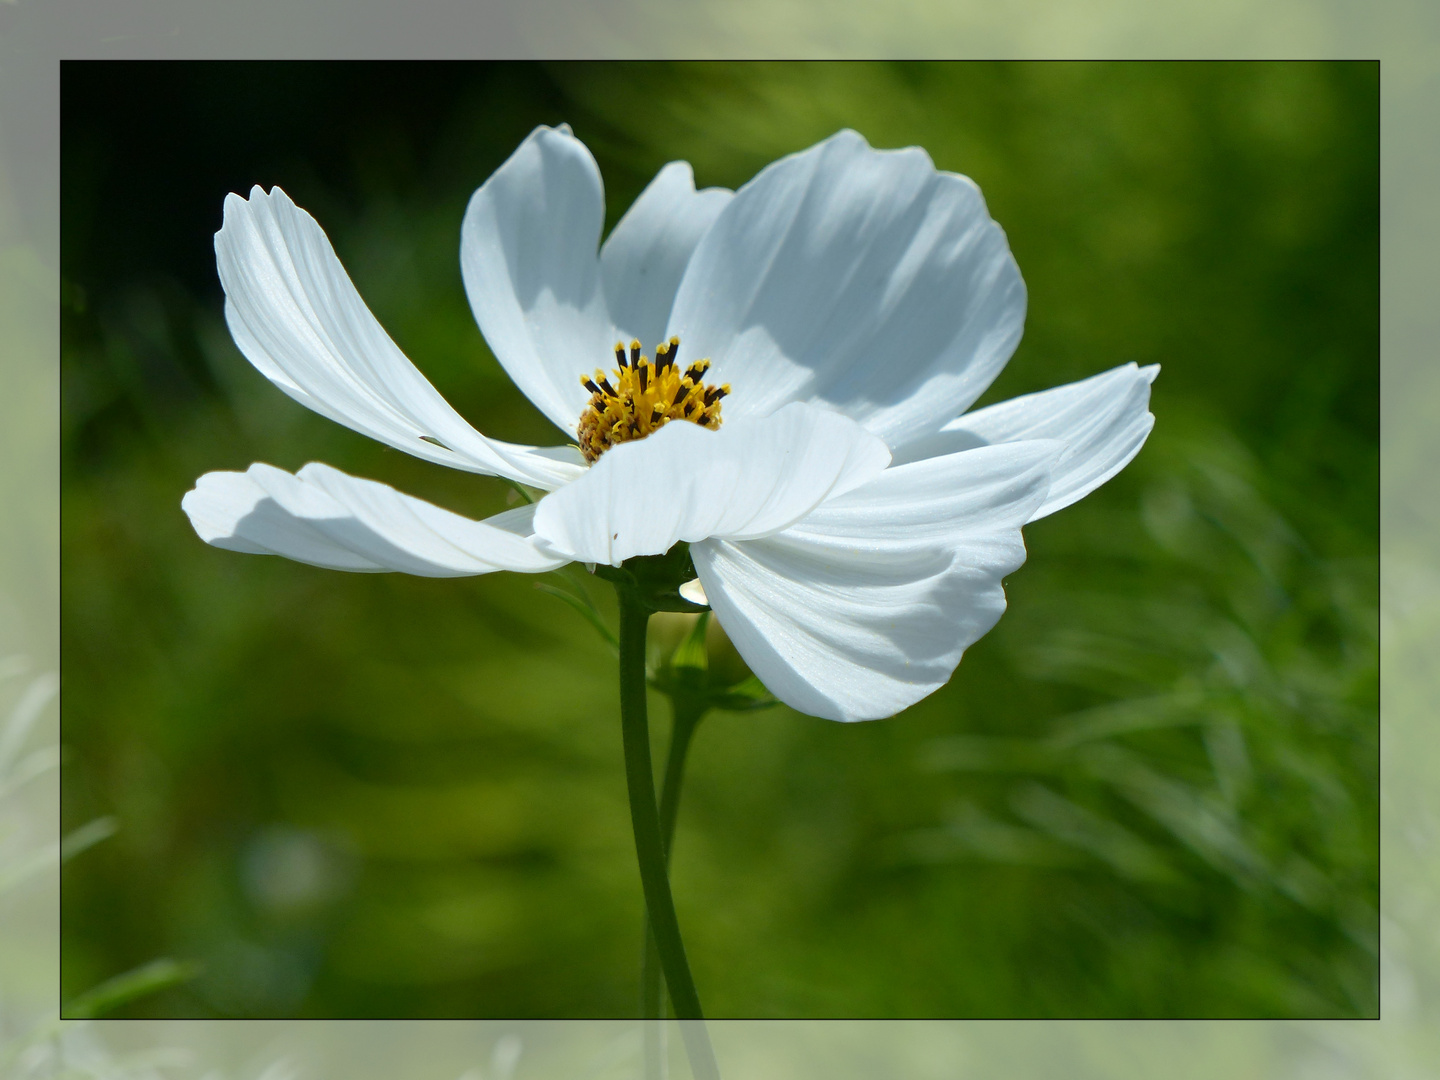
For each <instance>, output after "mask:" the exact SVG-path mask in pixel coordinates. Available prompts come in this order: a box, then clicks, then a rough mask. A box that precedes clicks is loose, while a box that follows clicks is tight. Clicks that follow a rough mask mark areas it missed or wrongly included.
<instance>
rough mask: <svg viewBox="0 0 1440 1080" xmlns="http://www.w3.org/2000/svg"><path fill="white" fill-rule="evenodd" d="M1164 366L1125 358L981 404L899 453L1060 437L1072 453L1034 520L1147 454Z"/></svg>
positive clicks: (911, 456)
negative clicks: (1154, 390) (1155, 390)
mask: <svg viewBox="0 0 1440 1080" xmlns="http://www.w3.org/2000/svg"><path fill="white" fill-rule="evenodd" d="M1159 373H1160V366H1159V365H1158V364H1152V365H1150V366H1149V367H1143V368H1142V367H1136V366H1135V365H1134V364H1124V365H1122V366H1120V367H1117V368H1112V369H1111V370H1109V371H1105V372H1102V373H1100V374H1099V375H1092V376H1091V377H1090V378H1088V379H1082V380H1080V381H1079V382H1073V383H1066V384H1065V385H1064V386H1056V387H1053V388H1051V389H1049V390H1043V391H1041V392H1039V393H1036V394H1025V395H1024V396H1022V397H1017V398H1011V399H1010V400H1009V401H1002V402H999V403H998V404H995V405H989V406H986V407H985V408H983V409H976V410H975V411H974V412H971V413H966V414H965V415H964V416H961V417H960V418H958V419H956V420H952V421H951V422H950V423H948V424H946V425H945V426H944V427H943V428H941V429H940V431H938V432H937V433H936V434H934V435H932V436H929V437H928V438H925V439H922V440H919V441H918V442H915V443H912V444H911V445H909V446H907V447H905V449H904V450H903V452H901V453H899V454H897V455H896V458H897V459H898V460H901V461H913V460H916V459H919V458H924V457H929V456H931V455H935V454H951V453H954V452H955V451H957V450H966V449H970V448H972V447H976V446H988V445H994V444H999V443H1006V442H1014V441H1016V440H1020V439H1058V440H1059V441H1061V442H1063V443H1065V447H1066V448H1065V453H1064V455H1062V457H1061V458H1060V460H1059V461H1058V462H1057V463H1056V465H1055V472H1054V475H1053V476H1052V477H1051V478H1050V494H1049V495H1048V496H1046V498H1045V502H1044V503H1043V504H1042V505H1041V506H1040V507H1039V508H1038V509H1037V510H1036V511H1035V514H1034V518H1032V520H1034V519H1038V518H1042V517H1045V516H1047V515H1049V514H1053V513H1054V512H1055V511H1056V510H1062V509H1064V508H1065V507H1067V506H1069V505H1070V504H1071V503H1074V502H1077V501H1079V500H1080V499H1082V498H1084V497H1085V496H1086V495H1088V494H1090V492H1092V491H1094V490H1095V489H1096V488H1098V487H1099V486H1100V485H1101V484H1103V483H1105V481H1107V480H1109V479H1110V478H1111V477H1112V476H1114V475H1115V474H1116V473H1118V472H1119V471H1120V470H1121V469H1123V468H1124V467H1125V466H1126V465H1128V464H1129V463H1130V461H1131V460H1132V459H1133V458H1134V457H1135V455H1136V454H1138V453H1139V452H1140V448H1141V447H1142V446H1144V445H1145V440H1146V438H1147V437H1148V436H1149V434H1150V430H1151V428H1153V427H1154V426H1155V417H1154V416H1153V415H1152V414H1151V413H1150V384H1151V383H1153V382H1154V381H1155V376H1156V375H1158V374H1159Z"/></svg>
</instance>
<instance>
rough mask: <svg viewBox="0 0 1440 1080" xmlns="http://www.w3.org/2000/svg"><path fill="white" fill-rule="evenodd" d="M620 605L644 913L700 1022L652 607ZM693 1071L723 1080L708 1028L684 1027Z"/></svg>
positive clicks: (672, 981)
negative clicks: (661, 747)
mask: <svg viewBox="0 0 1440 1080" xmlns="http://www.w3.org/2000/svg"><path fill="white" fill-rule="evenodd" d="M616 594H617V597H618V599H619V602H620V724H621V732H622V735H623V739H624V745H625V782H626V786H627V788H628V789H629V794H630V823H631V825H632V827H633V828H634V830H635V854H636V857H637V859H638V860H639V863H640V885H641V888H642V889H643V890H644V893H645V909H646V911H647V913H648V915H649V920H650V925H651V928H652V930H653V933H654V935H655V945H656V948H657V950H658V951H659V953H660V966H661V969H662V970H663V971H664V973H665V982H666V984H667V985H668V986H669V987H670V1001H671V1003H672V1004H673V1005H674V1007H675V1015H676V1016H677V1017H678V1018H680V1019H681V1020H682V1021H684V1020H700V1019H702V1018H703V1014H702V1012H701V1010H700V996H699V995H698V994H697V993H696V992H695V981H694V979H693V978H692V977H691V975H690V964H689V962H688V961H687V960H686V958H685V943H684V942H683V941H682V940H681V938H680V923H679V920H677V919H676V917H675V902H674V900H673V899H672V898H671V896H670V881H669V875H668V874H667V873H666V867H665V847H666V844H665V841H664V839H663V834H662V832H661V828H660V816H659V813H658V811H657V808H656V805H655V776H654V773H653V771H652V770H653V766H652V764H651V761H650V725H649V721H648V719H647V716H646V703H645V628H646V625H647V624H648V623H649V621H650V611H649V609H648V608H647V607H646V606H645V605H644V604H643V603H642V602H641V601H640V598H639V597H638V596H636V595H634V594H633V593H632V592H631V591H630V590H629V589H626V588H624V587H621V588H617V589H616ZM681 1033H682V1035H683V1036H684V1038H685V1049H686V1054H687V1056H688V1057H689V1058H690V1070H691V1072H693V1073H694V1074H695V1076H696V1078H697V1080H719V1075H720V1073H719V1069H718V1067H717V1066H716V1064H715V1054H714V1051H713V1050H712V1049H711V1047H710V1040H709V1037H708V1036H707V1035H706V1034H705V1029H704V1027H703V1025H698V1024H685V1023H682V1024H681Z"/></svg>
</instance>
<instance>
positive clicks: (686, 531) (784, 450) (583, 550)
mask: <svg viewBox="0 0 1440 1080" xmlns="http://www.w3.org/2000/svg"><path fill="white" fill-rule="evenodd" d="M889 461H890V451H889V450H887V449H886V448H885V444H884V443H882V442H881V441H880V440H879V439H877V438H875V437H874V436H873V435H870V434H869V433H867V432H866V431H865V430H864V429H863V428H861V427H860V426H859V425H858V424H856V423H854V422H853V421H851V420H848V419H846V418H845V417H843V416H841V415H840V414H838V413H833V412H829V411H827V410H825V409H820V408H816V407H815V406H812V405H803V404H798V403H797V404H794V405H789V406H786V407H785V408H784V409H781V410H780V411H779V412H777V413H776V414H775V415H774V416H770V417H765V418H763V419H762V418H756V417H752V418H745V419H741V420H736V421H729V420H727V421H726V422H725V424H724V425H723V426H722V427H721V429H720V430H719V431H710V430H707V429H705V428H702V427H700V426H699V425H697V424H692V423H690V422H688V421H685V420H675V421H672V422H671V423H669V424H666V425H665V426H664V427H663V428H661V429H660V430H659V431H657V432H656V433H655V434H653V435H651V436H650V437H648V438H645V439H640V440H638V441H636V442H628V443H621V444H620V445H619V446H615V447H612V448H611V449H610V450H607V451H606V452H605V453H604V454H603V455H602V456H601V458H600V460H599V461H597V462H596V463H595V464H594V465H593V466H591V468H590V471H589V472H588V473H586V474H585V475H584V476H582V477H581V478H580V479H579V480H577V481H575V482H574V483H573V484H569V485H567V486H566V487H563V488H561V489H560V490H559V491H556V492H553V493H551V494H550V495H547V496H545V498H543V499H541V500H540V504H539V507H540V508H539V510H537V511H536V514H535V531H536V533H537V534H538V535H539V536H541V537H542V538H543V539H544V540H545V542H546V543H548V544H550V545H551V546H552V547H553V548H554V549H555V550H556V551H557V552H559V553H562V554H567V555H569V556H571V557H572V558H574V559H576V560H578V561H581V562H597V563H609V564H610V565H611V566H619V565H620V564H621V563H622V562H624V561H625V560H626V559H628V558H630V557H631V556H633V555H658V554H660V553H662V552H665V551H668V550H670V548H671V547H673V546H674V545H675V544H676V543H677V542H679V541H682V540H684V541H689V542H692V543H693V542H694V541H697V540H703V539H705V538H706V537H711V536H718V537H722V538H726V539H745V538H749V537H756V536H765V535H767V534H769V533H772V532H777V531H779V530H780V529H783V528H785V527H786V526H787V525H790V524H792V523H794V522H796V521H798V520H799V519H800V518H802V517H804V516H805V515H806V514H808V513H809V512H810V511H811V510H813V509H814V508H815V507H816V506H819V505H820V504H821V503H822V502H824V501H825V500H826V499H827V498H832V497H835V496H838V495H842V494H844V493H845V492H847V491H850V490H853V489H854V488H856V487H858V486H860V485H861V484H864V483H866V482H867V481H869V480H871V479H873V478H874V477H876V476H878V475H879V474H880V473H881V472H882V471H883V470H884V468H885V466H886V465H887V464H888V463H889Z"/></svg>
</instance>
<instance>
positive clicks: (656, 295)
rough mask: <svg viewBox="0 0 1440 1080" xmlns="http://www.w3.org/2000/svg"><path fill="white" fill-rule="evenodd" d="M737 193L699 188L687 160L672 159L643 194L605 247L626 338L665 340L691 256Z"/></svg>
mask: <svg viewBox="0 0 1440 1080" xmlns="http://www.w3.org/2000/svg"><path fill="white" fill-rule="evenodd" d="M733 196H734V192H732V191H730V190H728V189H726V188H706V189H705V190H704V191H696V190H695V174H694V173H693V172H692V171H691V169H690V165H689V163H688V162H684V161H672V162H670V164H668V165H666V166H665V167H664V168H663V169H661V170H660V171H659V172H658V173H657V174H656V175H655V179H654V180H652V181H650V184H649V186H648V187H646V189H645V190H644V191H642V192H641V193H640V197H639V198H638V199H636V200H635V202H634V204H633V205H632V206H631V207H630V209H629V210H627V211H626V212H625V216H624V217H622V218H621V219H620V221H619V223H618V224H617V225H616V226H615V228H614V229H613V230H611V233H610V235H609V236H608V237H606V239H605V244H604V246H603V247H602V248H601V249H600V276H601V278H602V279H603V281H604V288H605V300H606V304H607V306H608V307H609V310H610V319H611V321H613V322H614V324H615V327H616V329H617V330H618V331H619V334H620V337H622V338H623V339H624V340H626V341H629V340H630V339H632V338H639V339H640V341H641V343H642V344H643V345H644V346H645V347H646V351H647V352H649V350H650V349H651V348H653V347H654V346H655V345H658V344H659V343H660V342H661V341H662V340H663V339H664V335H665V323H666V320H667V319H669V317H670V307H671V305H672V304H673V303H674V302H675V290H676V289H678V288H679V287H680V278H681V276H682V275H683V274H684V273H685V267H686V266H687V265H688V264H689V262H690V255H691V253H693V252H694V250H695V245H696V244H698V243H699V242H700V238H701V237H702V236H704V235H705V232H706V230H707V229H709V228H710V225H711V223H712V222H714V220H715V218H716V216H717V215H718V214H719V213H720V211H721V210H723V209H724V208H725V205H726V203H728V202H729V201H730V199H731V198H732V197H733ZM592 366H593V365H592Z"/></svg>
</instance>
